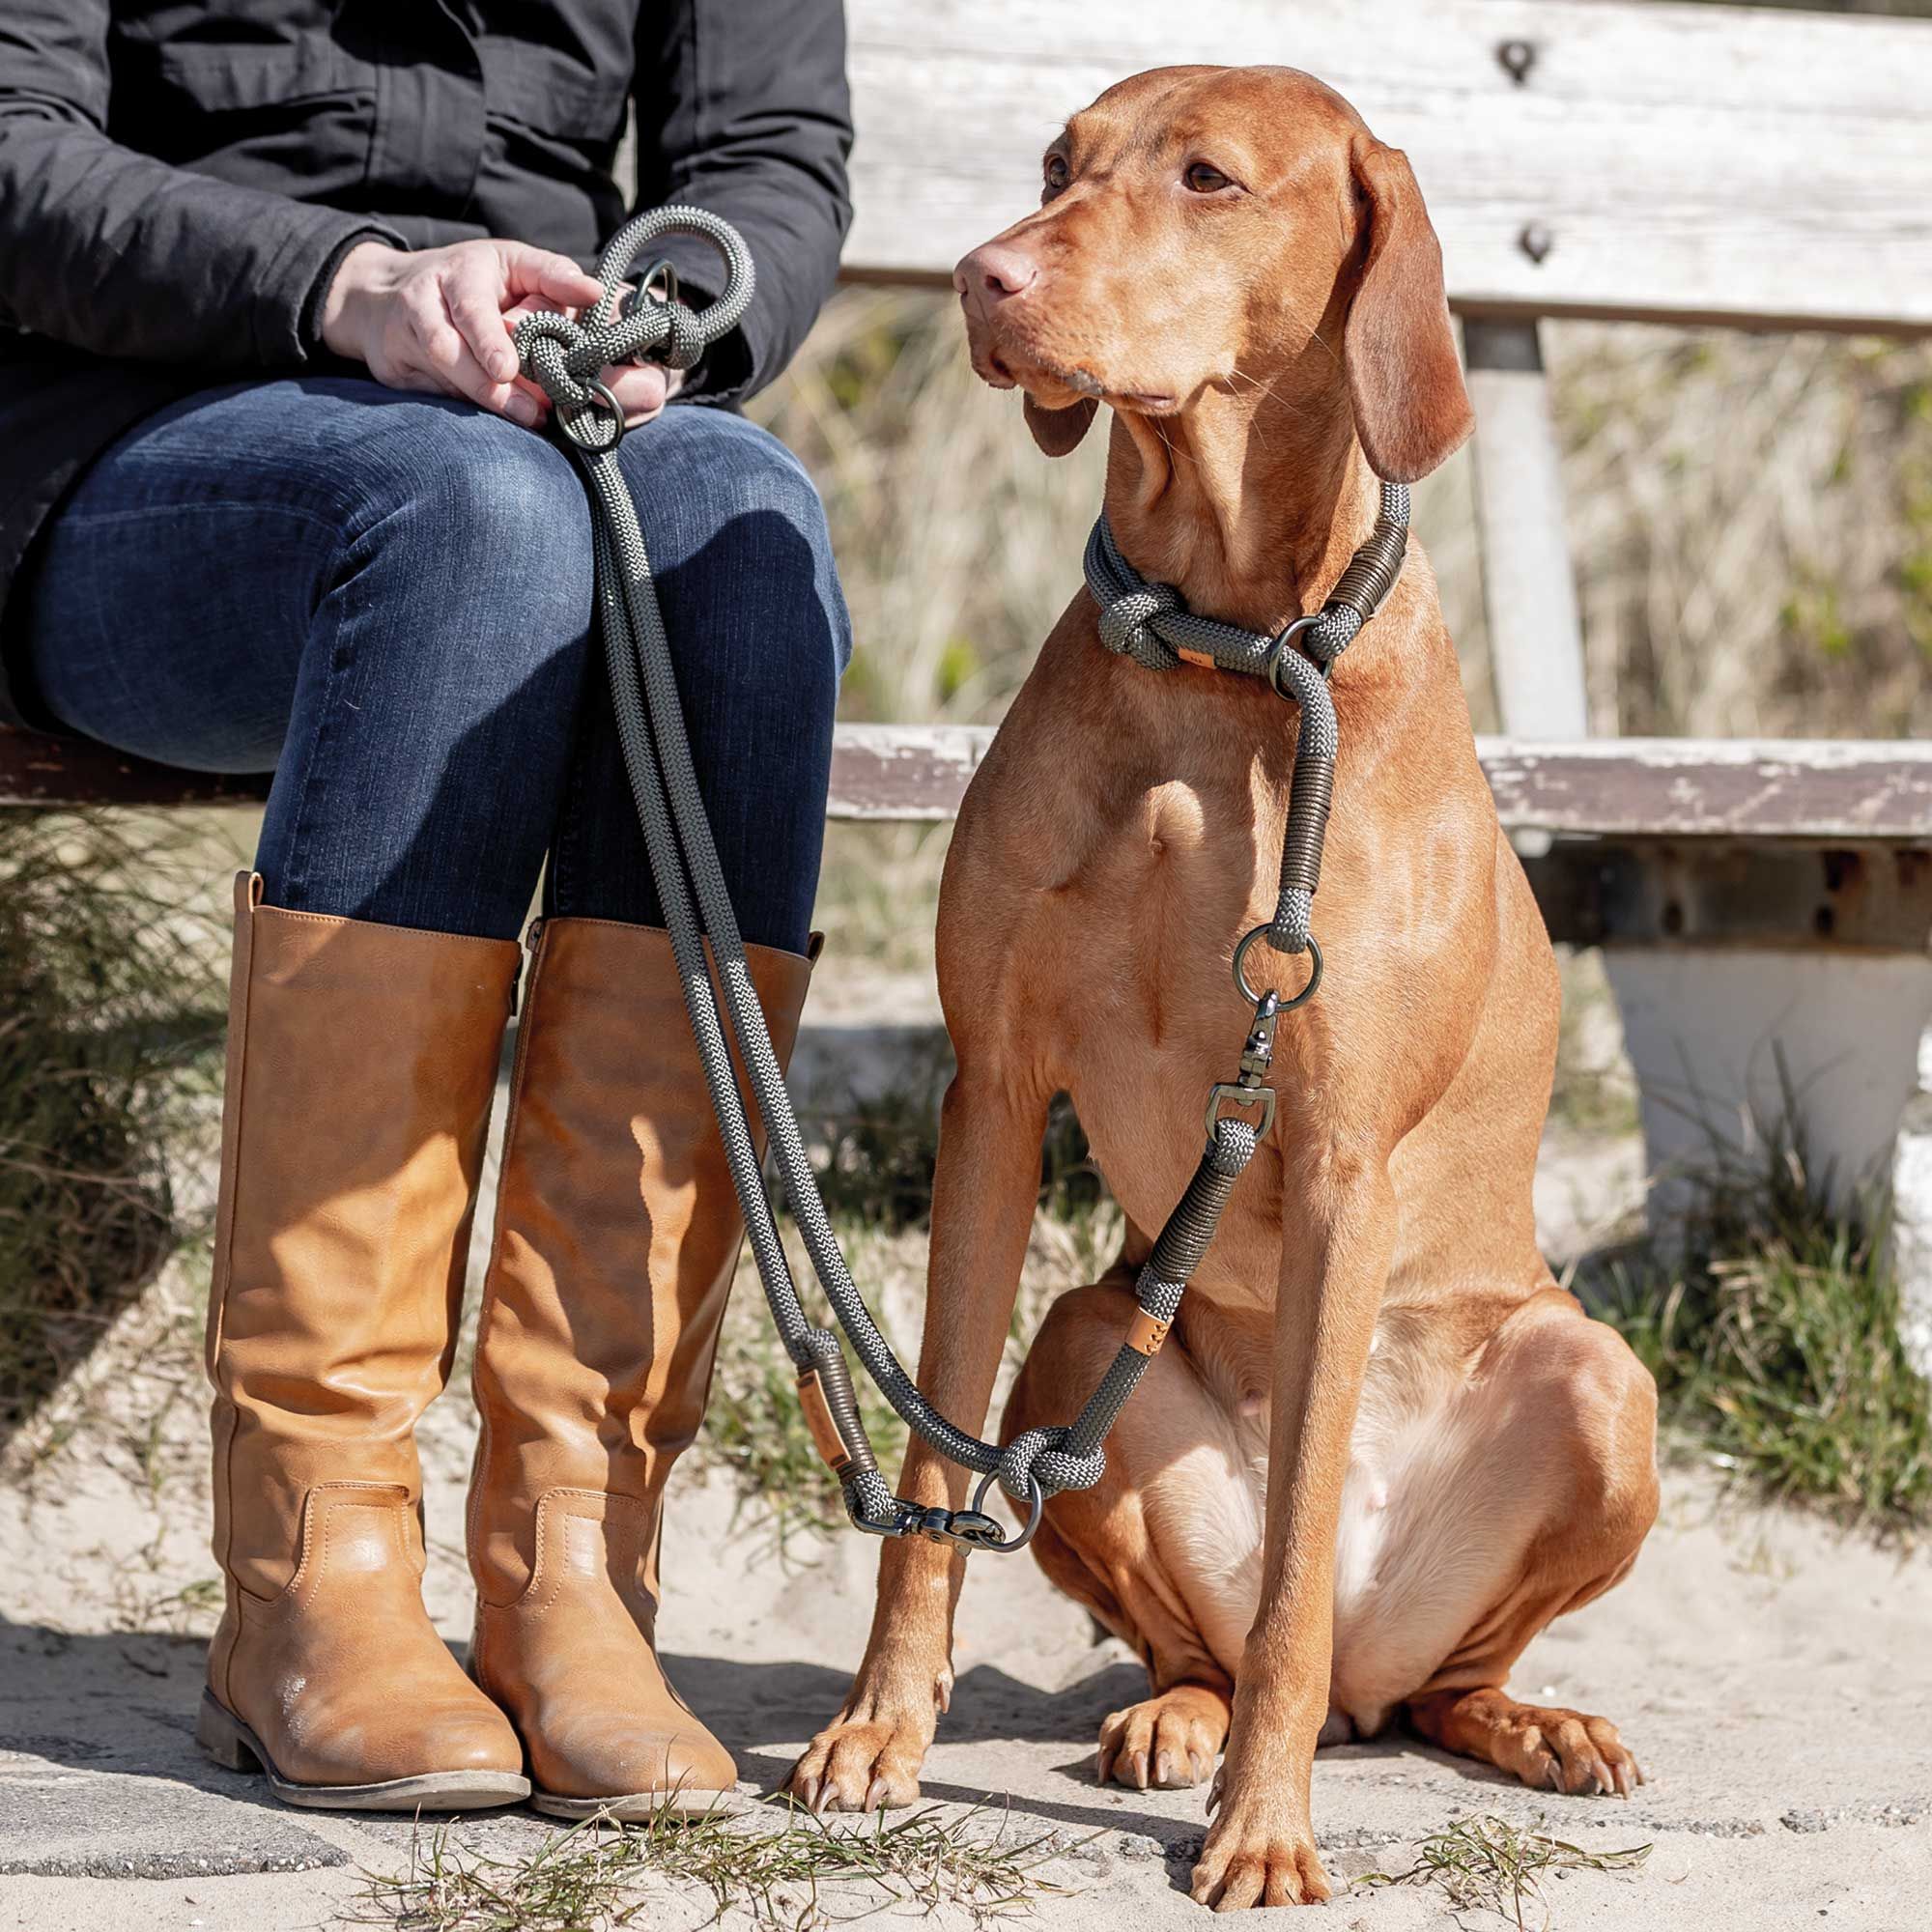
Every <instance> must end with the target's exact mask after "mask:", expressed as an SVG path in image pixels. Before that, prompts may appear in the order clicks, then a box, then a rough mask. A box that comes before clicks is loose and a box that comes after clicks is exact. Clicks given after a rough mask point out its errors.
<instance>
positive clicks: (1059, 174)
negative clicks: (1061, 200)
mask: <svg viewBox="0 0 1932 1932" xmlns="http://www.w3.org/2000/svg"><path fill="white" fill-rule="evenodd" d="M1045 168H1046V173H1045V186H1044V188H1043V190H1042V194H1041V198H1042V199H1043V200H1046V201H1051V200H1052V199H1053V197H1054V196H1055V195H1057V194H1058V193H1059V192H1060V191H1061V189H1062V188H1064V187H1065V185H1066V184H1067V183H1068V182H1069V181H1071V180H1072V179H1073V170H1072V169H1071V168H1070V167H1068V166H1067V164H1066V156H1065V155H1049V156H1047V157H1046V164H1045Z"/></svg>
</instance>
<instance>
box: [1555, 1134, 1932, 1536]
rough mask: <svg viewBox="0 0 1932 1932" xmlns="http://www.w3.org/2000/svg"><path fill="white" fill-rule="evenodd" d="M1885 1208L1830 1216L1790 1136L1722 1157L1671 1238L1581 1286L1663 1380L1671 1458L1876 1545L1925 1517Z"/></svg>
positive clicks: (1924, 1397) (1921, 1448) (1926, 1460)
mask: <svg viewBox="0 0 1932 1932" xmlns="http://www.w3.org/2000/svg"><path fill="white" fill-rule="evenodd" d="M1886 1219H1887V1217H1886V1212H1885V1208H1884V1204H1883V1203H1882V1202H1877V1203H1873V1204H1872V1205H1871V1207H1870V1208H1868V1209H1867V1210H1866V1211H1865V1212H1863V1213H1850V1212H1846V1211H1844V1210H1842V1209H1839V1208H1833V1207H1832V1206H1831V1205H1830V1204H1829V1203H1828V1202H1827V1201H1826V1200H1825V1199H1824V1197H1823V1194H1822V1192H1821V1190H1820V1188H1819V1187H1818V1186H1817V1184H1816V1182H1815V1181H1814V1179H1813V1177H1812V1176H1811V1175H1810V1173H1809V1171H1808V1170H1807V1169H1806V1167H1805V1164H1804V1156H1803V1151H1802V1150H1801V1149H1800V1148H1799V1147H1798V1146H1797V1145H1796V1144H1795V1142H1794V1140H1793V1138H1792V1136H1791V1134H1790V1133H1789V1132H1788V1131H1783V1132H1773V1133H1770V1134H1768V1135H1767V1136H1766V1138H1765V1140H1764V1144H1763V1148H1762V1151H1761V1152H1760V1153H1759V1154H1758V1155H1757V1157H1756V1158H1755V1159H1754V1160H1751V1159H1747V1158H1746V1157H1742V1156H1739V1155H1735V1154H1732V1153H1730V1152H1728V1151H1724V1150H1721V1149H1717V1150H1714V1151H1713V1155H1712V1162H1711V1167H1710V1169H1709V1172H1708V1173H1707V1174H1706V1175H1705V1176H1704V1177H1703V1178H1702V1181H1701V1186H1700V1191H1699V1197H1698V1199H1697V1201H1696V1204H1695V1206H1694V1208H1693V1210H1692V1212H1691V1213H1690V1217H1689V1218H1688V1220H1687V1221H1686V1222H1685V1224H1684V1226H1683V1227H1682V1228H1680V1229H1677V1230H1673V1231H1672V1233H1671V1237H1670V1238H1669V1239H1668V1240H1666V1241H1662V1242H1653V1243H1647V1244H1643V1245H1639V1246H1637V1247H1635V1248H1634V1249H1633V1250H1631V1251H1630V1252H1629V1253H1627V1254H1625V1255H1622V1256H1617V1257H1614V1258H1612V1259H1611V1260H1610V1261H1609V1263H1608V1264H1607V1265H1606V1266H1605V1268H1604V1269H1603V1270H1602V1271H1601V1273H1600V1274H1599V1275H1598V1276H1597V1277H1596V1278H1594V1279H1586V1280H1585V1281H1584V1282H1583V1283H1582V1288H1583V1292H1584V1293H1585V1294H1586V1295H1587V1296H1588V1297H1589V1298H1590V1299H1591V1300H1592V1301H1593V1303H1594V1304H1595V1305H1596V1306H1597V1307H1598V1308H1599V1309H1600V1310H1601V1311H1602V1312H1603V1313H1604V1314H1605V1315H1606V1317H1607V1318H1608V1319H1609V1320H1610V1321H1613V1322H1614V1323H1615V1324H1616V1325H1617V1327H1618V1328H1619V1329H1621V1330H1622V1332H1623V1334H1624V1337H1625V1339H1626V1340H1627V1341H1629V1343H1630V1344H1631V1346H1632V1348H1633V1349H1634V1350H1635V1351H1636V1353H1637V1355H1638V1357H1639V1359H1641V1360H1642V1362H1643V1363H1644V1365H1645V1366H1646V1367H1647V1368H1648V1369H1649V1370H1650V1371H1651V1373H1652V1374H1653V1375H1654V1376H1655V1377H1656V1378H1657V1383H1658V1396H1659V1410H1660V1416H1661V1419H1662V1426H1663V1428H1664V1430H1665V1432H1666V1435H1668V1436H1670V1437H1673V1438H1674V1439H1675V1441H1676V1443H1677V1445H1678V1447H1679V1448H1680V1449H1681V1450H1683V1451H1686V1452H1688V1453H1689V1454H1690V1455H1692V1456H1694V1457H1695V1458H1697V1459H1699V1460H1703V1461H1707V1462H1709V1463H1712V1464H1714V1465H1715V1466H1716V1467H1718V1468H1719V1469H1720V1470H1723V1471H1725V1472H1726V1473H1727V1474H1729V1475H1731V1476H1733V1477H1735V1478H1736V1479H1738V1480H1739V1481H1740V1482H1742V1483H1745V1484H1746V1485H1747V1486H1748V1487H1750V1488H1751V1489H1753V1490H1755V1491H1757V1492H1760V1493H1763V1494H1766V1495H1770V1496H1773V1497H1776V1498H1778V1499H1781V1500H1786V1501H1792V1502H1799V1503H1804V1504H1808V1505H1811V1506H1813V1507H1817V1508H1822V1509H1824V1510H1826V1511H1827V1512H1828V1513H1830V1514H1832V1515H1833V1516H1835V1517H1838V1518H1840V1519H1841V1520H1847V1521H1851V1522H1855V1523H1859V1524H1861V1525H1863V1526H1865V1527H1867V1528H1870V1529H1874V1530H1877V1531H1879V1532H1881V1533H1912V1532H1915V1531H1917V1530H1919V1529H1922V1527H1923V1526H1924V1524H1925V1523H1926V1522H1927V1521H1928V1520H1932V1391H1928V1389H1927V1386H1926V1383H1925V1381H1924V1379H1923V1378H1922V1377H1920V1376H1919V1375H1918V1373H1917V1372H1916V1371H1915V1370H1914V1369H1913V1367H1912V1365H1911V1364H1910V1362H1909V1361H1908V1360H1907V1359H1906V1355H1905V1350H1904V1347H1903V1345H1902V1344H1901V1342H1900V1340H1899V1293H1898V1281H1897V1277H1896V1274H1895V1272H1894V1269H1893V1265H1892V1259H1891V1254H1890V1251H1889V1242H1888V1240H1887V1238H1886V1233H1887V1230H1886Z"/></svg>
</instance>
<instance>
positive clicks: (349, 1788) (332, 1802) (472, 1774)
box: [194, 1690, 530, 1811]
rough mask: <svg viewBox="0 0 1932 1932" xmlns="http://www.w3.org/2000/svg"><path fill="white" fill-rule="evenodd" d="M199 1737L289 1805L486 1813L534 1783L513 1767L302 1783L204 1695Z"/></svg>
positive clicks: (228, 1765)
mask: <svg viewBox="0 0 1932 1932" xmlns="http://www.w3.org/2000/svg"><path fill="white" fill-rule="evenodd" d="M194 1741H195V1743H196V1744H198V1745H199V1746H200V1747H202V1749H203V1750H204V1751H206V1752H207V1753H208V1755H209V1756H210V1757H212V1758H213V1760H214V1762H215V1763H216V1764H218V1765H220V1766H221V1767H222V1768H223V1769H224V1770H226V1771H242V1772H256V1773H259V1774H260V1775H261V1776H264V1777H266V1778H267V1779H268V1780H269V1785H270V1789H271V1790H272V1791H273V1792H274V1794H275V1796H276V1797H277V1798H279V1799H280V1800H281V1801H282V1803H283V1804H299V1805H301V1806H303V1807H304V1808H305V1809H307V1810H310V1811H482V1810H487V1809H489V1808H490V1807H492V1806H495V1805H498V1804H522V1803H523V1801H524V1800H525V1799H526V1798H527V1797H528V1796H529V1795H530V1781H529V1779H528V1778H527V1777H525V1776H522V1775H521V1774H520V1773H517V1772H512V1771H434V1772H425V1773H424V1774H423V1775H422V1776H419V1777H390V1778H384V1780H383V1781H382V1782H381V1783H378V1784H297V1783H295V1782H294V1781H293V1780H291V1779H289V1778H286V1777H284V1776H282V1775H281V1773H280V1772H279V1771H277V1770H276V1769H275V1763H274V1760H273V1759H272V1758H271V1757H270V1755H269V1753H268V1752H267V1751H266V1750H264V1749H263V1748H262V1741H261V1739H259V1738H258V1737H257V1736H256V1735H255V1733H254V1732H253V1731H251V1730H250V1729H249V1728H248V1726H247V1725H246V1724H244V1723H243V1722H242V1721H241V1719H240V1718H238V1717H237V1716H236V1715H235V1714H234V1712H232V1711H230V1710H229V1709H228V1708H227V1707H226V1706H225V1705H222V1704H219V1703H217V1702H216V1701H215V1698H214V1693H213V1691H212V1690H204V1691H203V1692H202V1693H201V1710H200V1712H199V1714H198V1715H197V1716H196V1718H195V1721H194Z"/></svg>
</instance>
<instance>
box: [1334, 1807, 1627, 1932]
mask: <svg viewBox="0 0 1932 1932" xmlns="http://www.w3.org/2000/svg"><path fill="white" fill-rule="evenodd" d="M1650 1850H1651V1848H1650V1847H1649V1846H1648V1845H1632V1846H1630V1847H1629V1848H1628V1849H1626V1850H1623V1851H1615V1852H1586V1851H1584V1850H1583V1849H1582V1848H1581V1847H1580V1846H1577V1845H1572V1844H1566V1843H1565V1842H1564V1841H1563V1840H1562V1839H1561V1838H1548V1837H1545V1836H1544V1835H1543V1833H1540V1832H1525V1831H1522V1830H1520V1828H1519V1827H1517V1826H1515V1825H1512V1824H1511V1823H1510V1822H1509V1821H1508V1819H1506V1818H1498V1817H1496V1816H1494V1815H1493V1814H1490V1815H1486V1816H1483V1817H1476V1818H1459V1819H1458V1820H1457V1821H1456V1822H1455V1823H1454V1824H1453V1825H1450V1826H1448V1827H1446V1828H1445V1829H1444V1830H1442V1831H1440V1832H1436V1833H1432V1835H1430V1836H1429V1837H1427V1838H1425V1839H1423V1841H1422V1843H1421V1844H1420V1845H1419V1846H1418V1847H1417V1848H1416V1860H1415V1862H1414V1863H1413V1864H1412V1865H1410V1866H1409V1868H1408V1869H1407V1870H1406V1871H1401V1872H1369V1873H1366V1874H1365V1875H1364V1876H1363V1877H1361V1878H1358V1879H1356V1880H1355V1884H1356V1885H1360V1886H1368V1887H1370V1888H1371V1889H1375V1888H1379V1887H1383V1886H1395V1885H1414V1886H1424V1885H1428V1886H1435V1887H1436V1888H1437V1889H1440V1890H1441V1891H1442V1892H1443V1893H1444V1894H1445V1895H1446V1896H1447V1898H1448V1900H1449V1903H1450V1904H1451V1905H1452V1906H1453V1907H1454V1908H1455V1909H1456V1910H1457V1911H1459V1912H1467V1911H1480V1912H1493V1913H1495V1914H1496V1915H1497V1916H1498V1917H1499V1918H1505V1919H1507V1920H1508V1921H1509V1922H1510V1923H1511V1924H1513V1925H1515V1926H1516V1927H1517V1928H1518V1932H1528V1928H1529V1926H1530V1925H1531V1924H1532V1923H1535V1924H1537V1925H1540V1926H1547V1925H1548V1923H1549V1922H1550V1918H1549V1901H1548V1899H1547V1898H1546V1897H1545V1895H1544V1892H1543V1885H1542V1881H1543V1880H1544V1879H1546V1878H1548V1877H1551V1876H1554V1877H1557V1878H1561V1877H1563V1876H1564V1875H1565V1874H1567V1873H1569V1872H1575V1871H1594V1872H1626V1873H1629V1872H1634V1871H1636V1870H1637V1869H1639V1868H1640V1867H1641V1865H1642V1864H1643V1862H1644V1861H1645V1860H1646V1859H1647V1858H1649V1857H1650ZM1526 1912H1530V1913H1534V1914H1535V1915H1536V1917H1535V1918H1534V1919H1533V1920H1532V1919H1531V1918H1525V1917H1524V1914H1525V1913H1526Z"/></svg>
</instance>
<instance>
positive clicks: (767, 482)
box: [619, 406, 852, 690]
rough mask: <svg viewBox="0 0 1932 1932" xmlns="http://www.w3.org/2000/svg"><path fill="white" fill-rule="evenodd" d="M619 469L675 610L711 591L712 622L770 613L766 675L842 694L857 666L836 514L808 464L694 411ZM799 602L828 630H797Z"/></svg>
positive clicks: (765, 630)
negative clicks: (735, 608)
mask: <svg viewBox="0 0 1932 1932" xmlns="http://www.w3.org/2000/svg"><path fill="white" fill-rule="evenodd" d="M619 461H620V463H621V464H622V465H623V469H624V475H625V480H626V481H627V482H629V484H630V485H631V491H632V496H633V497H634V499H635V500H636V502H637V505H638V514H639V522H640V524H641V525H642V526H643V535H644V544H645V547H646V549H647V550H648V551H649V553H650V556H651V563H652V568H653V571H654V573H655V574H656V575H657V577H658V578H659V580H660V583H661V586H662V588H663V589H664V591H665V593H666V601H667V603H669V602H670V601H672V600H674V599H677V598H678V597H679V596H680V595H681V594H689V593H691V592H692V591H693V590H695V589H697V588H700V587H701V589H702V591H703V593H704V594H703V597H702V602H703V603H704V605H705V606H706V607H707V608H708V609H710V610H712V611H718V610H720V609H722V607H724V606H725V605H726V604H735V605H740V606H742V605H744V604H747V603H749V604H751V605H753V606H754V607H756V608H757V609H758V610H759V611H761V612H763V613H771V615H772V616H773V619H774V621H770V622H768V623H766V624H765V625H763V626H762V627H761V637H760V639H759V640H758V641H759V648H758V650H757V653H756V655H758V656H759V657H760V658H761V660H762V662H763V664H764V667H765V674H766V675H769V676H774V677H779V678H781V679H784V680H786V681H792V680H796V679H800V678H803V679H804V680H806V681H807V682H808V683H816V682H818V681H819V680H821V679H824V678H827V677H829V679H830V683H831V688H833V689H835V690H836V687H837V682H838V676H839V674H840V673H841V672H842V671H843V670H844V668H845V667H846V664H847V663H848V662H849V660H850V658H851V655H852V630H851V621H850V619H849V617H848V616H847V614H846V610H845V600H844V596H843V594H842V592H841V591H840V589H839V585H838V571H837V568H836V566H835V564H834V561H833V555H832V535H831V532H830V530H829V529H828V528H827V526H826V521H825V506H824V504H823V503H822V502H821V501H820V499H819V496H818V491H817V489H816V487H815V486H814V485H813V483H812V481H811V478H810V475H809V474H808V473H807V471H806V468H805V466H804V464H802V463H801V462H800V461H799V460H798V458H797V457H796V456H794V455H793V454H792V452H791V451H790V450H789V449H787V448H786V447H785V446H784V444H783V443H781V441H780V440H778V438H777V437H775V436H773V435H772V434H771V433H770V432H769V431H767V430H763V429H760V428H758V427H757V425H756V424H754V423H750V422H747V421H746V420H745V419H744V417H742V416H735V415H730V414H727V413H726V412H723V411H720V410H711V409H702V408H695V407H690V406H685V407H673V408H672V409H670V410H668V411H667V412H665V414H664V415H663V416H662V417H661V418H660V419H659V420H658V421H657V422H655V423H652V424H649V425H647V426H646V427H645V428H643V429H641V430H639V431H638V432H637V433H636V434H634V435H632V436H631V437H629V438H627V439H626V440H625V442H624V444H623V446H622V451H621V454H620V457H619ZM800 598H804V599H806V600H809V602H810V604H811V605H812V606H813V607H815V610H814V615H815V617H816V619H817V621H815V622H809V623H799V622H796V621H786V619H787V617H795V615H796V611H795V605H794V600H797V599H800ZM787 605H794V608H793V610H792V611H786V610H785V609H784V608H783V607H785V606H787ZM699 614H700V621H701V613H699ZM730 655H732V656H736V655H737V653H735V652H732V653H730Z"/></svg>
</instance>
